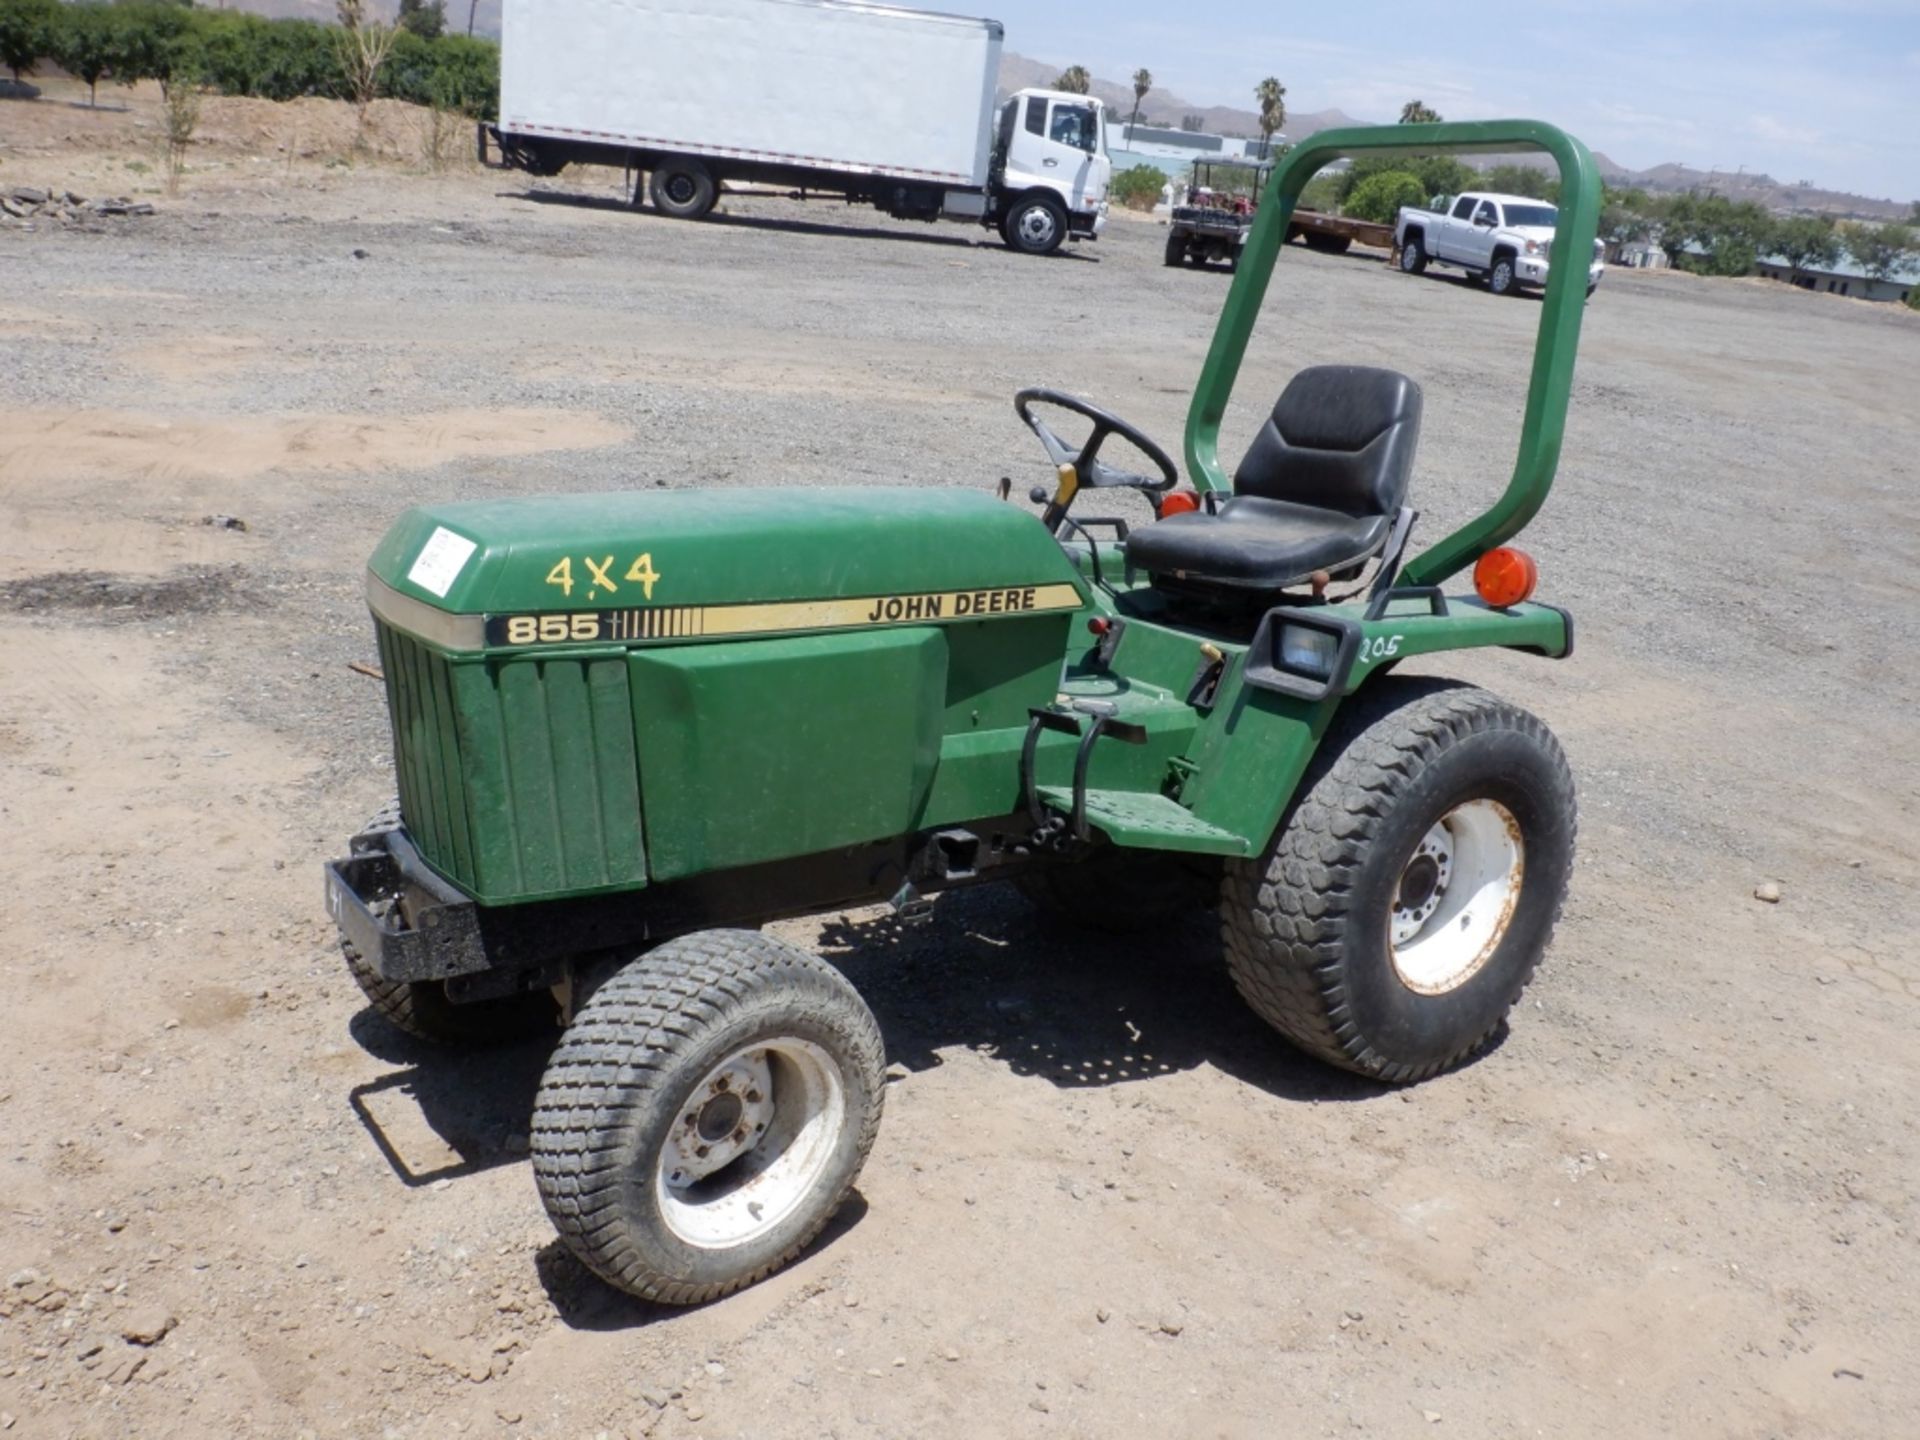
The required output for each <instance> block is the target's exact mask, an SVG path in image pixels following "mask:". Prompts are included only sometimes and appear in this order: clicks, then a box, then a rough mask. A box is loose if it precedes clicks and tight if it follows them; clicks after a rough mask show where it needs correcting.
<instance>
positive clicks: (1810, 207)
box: [1000, 50, 1910, 220]
mask: <svg viewBox="0 0 1920 1440" xmlns="http://www.w3.org/2000/svg"><path fill="white" fill-rule="evenodd" d="M1062 68H1063V67H1061V66H1059V65H1051V64H1048V63H1046V62H1045V61H1040V60H1030V59H1028V58H1027V57H1026V56H1024V55H1017V54H1015V53H1014V52H1013V51H1011V50H1008V51H1003V52H1002V54H1001V56H1000V90H1001V93H1002V94H1007V93H1010V92H1012V91H1014V90H1020V89H1025V88H1026V87H1028V86H1047V85H1051V84H1052V83H1053V82H1054V80H1055V79H1056V78H1058V76H1059V74H1060V72H1061V70H1062ZM1092 93H1093V95H1094V96H1095V97H1096V98H1098V99H1099V100H1101V101H1103V102H1105V103H1106V104H1107V105H1108V106H1109V107H1110V108H1111V109H1112V110H1113V112H1114V113H1115V114H1116V115H1118V116H1119V117H1120V120H1121V123H1122V124H1124V123H1125V120H1126V117H1128V116H1130V115H1131V114H1132V113H1133V86H1132V85H1130V84H1127V85H1121V84H1116V83H1114V82H1113V81H1111V80H1102V79H1100V78H1099V77H1097V76H1096V77H1094V78H1093V82H1092ZM1190 115H1198V116H1199V117H1200V121H1201V128H1202V129H1204V130H1207V131H1210V132H1211V133H1213V134H1216V135H1241V136H1248V137H1252V136H1257V135H1258V134H1259V133H1260V116H1259V113H1258V112H1257V111H1254V110H1251V109H1246V108H1243V107H1239V106H1233V105H1196V104H1194V103H1193V102H1192V101H1190V100H1187V99H1185V98H1184V97H1182V96H1180V95H1176V94H1174V93H1173V92H1172V91H1170V90H1163V89H1160V88H1158V87H1156V88H1155V89H1153V90H1150V91H1149V92H1148V93H1147V98H1146V99H1145V100H1143V101H1142V102H1141V105H1140V123H1141V124H1143V125H1145V124H1155V125H1166V126H1170V127H1175V128H1177V127H1178V126H1179V125H1180V123H1181V121H1182V119H1183V118H1185V117H1187V116H1190ZM1375 123H1378V122H1375V121H1370V120H1359V119H1356V118H1355V117H1353V116H1351V115H1349V114H1347V113H1346V112H1345V111H1343V110H1311V111H1306V112H1299V111H1292V110H1289V111H1288V112H1287V123H1286V125H1285V126H1284V127H1283V129H1282V131H1281V133H1282V134H1284V135H1285V136H1286V137H1287V138H1288V139H1289V140H1296V141H1297V140H1304V139H1306V138H1307V137H1308V136H1310V135H1314V134H1317V133H1318V132H1320V131H1322V130H1330V129H1332V128H1334V127H1335V126H1338V125H1370V124H1375ZM1593 158H1594V163H1595V164H1597V165H1598V166H1599V167H1600V175H1601V178H1602V179H1604V180H1605V181H1606V182H1607V183H1608V184H1609V185H1613V186H1616V187H1622V188H1624V187H1627V186H1635V187H1637V188H1639V189H1642V190H1646V191H1649V192H1652V193H1655V194H1678V193H1681V192H1684V191H1688V190H1717V191H1719V192H1720V193H1721V194H1722V195H1725V196H1726V197H1727V198H1728V199H1730V200H1755V201H1758V202H1759V203H1760V204H1761V205H1764V206H1765V207H1766V208H1767V209H1769V210H1775V211H1782V212H1811V213H1819V214H1824V215H1834V216H1838V217H1842V218H1847V219H1858V220H1904V219H1906V218H1907V216H1908V215H1909V213H1910V211H1909V209H1908V207H1907V206H1906V205H1904V204H1901V203H1899V202H1897V201H1893V200H1876V199H1872V198H1870V197H1868V196H1865V195H1853V194H1849V193H1847V192H1846V191H1842V190H1825V189H1822V188H1821V187H1819V186H1817V185H1815V184H1814V183H1813V182H1812V181H1809V180H1802V181H1798V182H1794V183H1791V184H1789V183H1787V182H1784V181H1780V180H1776V179H1774V178H1773V177H1772V176H1771V175H1767V174H1764V173H1750V172H1747V171H1738V172H1734V173H1728V172H1727V171H1724V170H1697V169H1695V168H1694V167H1692V166H1690V165H1682V164H1679V163H1678V162H1668V163H1667V164H1664V165H1655V166H1653V167H1651V168H1650V169H1646V170H1634V169H1632V168H1630V167H1628V166H1625V165H1621V164H1619V163H1618V162H1617V161H1615V160H1613V159H1612V158H1610V157H1609V156H1607V155H1605V154H1602V153H1601V152H1600V151H1598V150H1596V151H1595V152H1594V154H1593ZM1475 161H1476V163H1478V164H1480V165H1483V166H1484V165H1495V164H1500V163H1503V162H1504V163H1511V164H1518V165H1532V166H1536V167H1538V168H1541V169H1547V168H1550V167H1551V165H1552V163H1553V162H1552V161H1551V160H1549V159H1548V158H1547V157H1546V156H1544V155H1539V154H1534V153H1521V154H1516V155H1482V156H1476V157H1475Z"/></svg>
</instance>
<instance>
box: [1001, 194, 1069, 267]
mask: <svg viewBox="0 0 1920 1440" xmlns="http://www.w3.org/2000/svg"><path fill="white" fill-rule="evenodd" d="M1000 237H1001V239H1003V240H1005V241H1006V242H1007V245H1008V246H1009V247H1010V248H1012V249H1014V250H1018V251H1020V252H1021V254H1023V255H1051V254H1053V252H1054V251H1056V250H1058V249H1059V248H1060V247H1061V246H1062V245H1063V244H1065V243H1066V239H1067V212H1066V211H1065V210H1062V209H1061V208H1060V202H1059V201H1058V200H1055V199H1053V198H1051V197H1050V196H1046V195H1029V196H1027V197H1026V198H1025V199H1022V200H1016V201H1015V202H1014V204H1013V208H1012V209H1011V210H1009V211H1007V218H1006V219H1005V220H1004V221H1003V222H1001V226H1000Z"/></svg>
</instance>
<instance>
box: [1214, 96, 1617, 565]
mask: <svg viewBox="0 0 1920 1440" xmlns="http://www.w3.org/2000/svg"><path fill="white" fill-rule="evenodd" d="M1436 150H1453V151H1460V152H1463V153H1475V152H1478V153H1482V154H1485V153H1500V152H1510V151H1514V150H1544V151H1545V152H1546V153H1547V154H1549V155H1551V156H1552V157H1553V158H1554V160H1555V161H1556V162H1557V163H1558V164H1559V166H1560V180H1561V190H1560V220H1559V224H1558V225H1557V226H1556V227H1555V229H1554V232H1553V247H1552V249H1551V250H1549V251H1548V252H1547V256H1548V263H1549V264H1550V266H1551V267H1552V268H1551V273H1550V274H1549V275H1548V277H1547V294H1546V299H1545V300H1544V302H1543V303H1542V304H1541V307H1540V329H1539V332H1538V335H1537V336H1536V338H1535V340H1534V347H1533V379H1532V381H1531V382H1530V383H1529V385H1528V386H1527V408H1526V417H1525V420H1524V423H1523V424H1522V426H1521V429H1520V453H1519V455H1518V456H1517V457H1516V458H1515V460H1514V464H1513V478H1512V479H1511V480H1510V481H1508V482H1507V488H1506V491H1505V493H1504V494H1502V495H1501V496H1500V498H1499V499H1498V500H1496V501H1495V502H1494V503H1493V505H1492V506H1491V507H1490V508H1489V509H1488V510H1487V511H1486V513H1484V514H1482V515H1480V516H1478V517H1477V518H1475V519H1473V520H1470V521H1468V522H1467V523H1466V524H1465V525H1462V526H1461V527H1460V528H1459V529H1458V530H1456V531H1454V532H1453V533H1452V534H1451V535H1449V536H1447V537H1446V538H1445V539H1443V540H1441V541H1439V542H1438V543H1437V544H1435V545H1433V546H1431V547H1429V548H1428V549H1427V550H1425V551H1424V552H1422V553H1421V554H1420V556H1419V557H1418V558H1416V559H1414V560H1412V561H1410V562H1408V564H1407V566H1406V568H1405V569H1404V570H1403V571H1402V572H1401V581H1402V583H1403V584H1407V585H1437V584H1439V583H1440V582H1441V581H1442V580H1445V579H1446V578H1447V577H1448V576H1450V575H1454V574H1457V573H1458V572H1460V571H1461V570H1463V569H1465V568H1466V567H1467V566H1469V565H1471V564H1472V563H1473V562H1474V561H1475V560H1477V559H1479V558H1480V556H1481V555H1483V554H1485V553H1486V552H1487V551H1488V550H1491V549H1493V547H1494V546H1496V545H1499V544H1501V543H1502V542H1503V541H1506V540H1508V539H1511V538H1512V537H1513V536H1515V535H1517V534H1519V533H1520V531H1521V530H1523V529H1524V528H1525V527H1526V524H1527V522H1528V521H1529V520H1531V519H1532V518H1533V517H1534V515H1535V514H1537V513H1538V512H1539V509H1540V507H1541V506H1542V505H1543V504H1545V503H1546V499H1547V492H1548V491H1549V490H1551V489H1552V488H1553V476H1554V471H1555V470H1556V469H1557V468H1558V467H1559V464H1560V444H1561V441H1562V439H1563V438H1564V437H1565V435H1566V428H1567V396H1568V394H1569V392H1570V391H1571V390H1572V389H1573V361H1574V355H1575V353H1576V352H1577V351H1578V350H1579V348H1580V320H1581V316H1582V314H1583V313H1584V311H1585V309H1586V298H1587V297H1586V289H1587V268H1588V266H1589V265H1590V264H1591V263H1592V255H1593V237H1594V231H1595V229H1596V228H1597V227H1598V225H1599V219H1600V172H1599V171H1598V170H1597V169H1595V168H1594V163H1593V155H1592V153H1591V152H1590V151H1589V150H1588V149H1587V147H1586V146H1585V145H1582V144H1581V143H1580V142H1579V141H1578V140H1576V139H1574V138H1573V137H1572V136H1571V135H1569V134H1567V133H1566V132H1565V131H1563V130H1559V129H1556V128H1555V127H1554V126H1552V125H1547V124H1544V123H1542V122H1541V121H1538V120H1476V121H1471V122H1468V123H1463V124H1437V125H1370V126H1367V127H1365V128H1364V129H1361V128H1353V129H1345V130H1322V131H1321V132H1320V133H1319V134H1317V135H1314V136H1311V137H1310V138H1308V139H1307V140H1304V141H1302V142H1301V143H1300V144H1299V145H1296V146H1295V147H1294V148H1293V149H1292V150H1291V151H1289V152H1288V153H1287V155H1286V157H1285V159H1283V160H1282V161H1281V162H1280V165H1279V168H1278V169H1277V170H1276V171H1275V172H1274V174H1273V176H1272V177H1271V178H1270V179H1269V180H1268V182H1267V189H1266V194H1265V195H1263V196H1262V197H1261V199H1260V207H1259V209H1258V211H1257V212H1256V213H1255V215H1254V221H1253V228H1252V229H1251V230H1250V231H1249V232H1248V235H1247V242H1246V245H1245V246H1244V247H1243V248H1242V250H1241V252H1240V259H1239V263H1238V265H1237V267H1236V273H1235V275H1234V277H1233V288H1232V289H1230V290H1229V291H1228V292H1227V301H1226V304H1225V305H1224V306H1223V307H1222V308H1221V311H1220V323H1219V324H1218V325H1217V326H1216V327H1215V328H1214V332H1213V345H1212V347H1211V348H1210V349H1209V350H1208V351H1207V363H1206V366H1205V367H1204V368H1203V369H1202V370H1201V372H1200V384H1199V386H1198V388H1196V389H1195V391H1194V393H1193V405H1192V407H1191V408H1190V409H1189V410H1188V411H1187V435H1186V453H1187V471H1188V474H1189V475H1191V477H1192V478H1193V483H1194V484H1195V485H1196V486H1198V487H1199V488H1200V489H1202V490H1227V489H1229V488H1231V482H1230V481H1229V480H1228V478H1227V475H1226V472H1225V471H1224V470H1223V469H1222V468H1221V465H1220V453H1219V452H1220V421H1221V418H1222V417H1223V416H1224V415H1225V414H1226V411H1227V400H1228V399H1229V397H1231V396H1232V394H1233V385H1234V381H1235V380H1237V379H1238V378H1239V375H1240V362H1241V360H1243V359H1244V358H1245V356H1246V353H1247V341H1248V339H1249V338H1250V337H1251V336H1252V334H1253V325H1254V321H1255V320H1256V319H1257V318H1258V317H1259V314H1260V304H1261V302H1262V301H1263V300H1264V299H1265V298H1266V294H1267V282H1268V280H1269V279H1271V278H1272V276H1273V264H1274V261H1275V260H1277V259H1278V258H1279V256H1280V244H1281V241H1283V240H1284V239H1285V238H1286V234H1287V224H1288V222H1289V221H1290V220H1291V219H1292V218H1293V211H1294V206H1295V205H1297V204H1298V203H1299V200H1300V192H1301V191H1302V190H1303V189H1305V188H1306V184H1307V182H1308V181H1309V180H1311V179H1312V178H1313V177H1314V176H1315V175H1316V174H1317V173H1319V171H1320V169H1321V167H1323V166H1324V165H1326V164H1327V162H1329V161H1331V160H1338V159H1341V158H1342V157H1350V156H1355V155H1406V154H1417V155H1426V154H1431V153H1432V152H1434V151H1436Z"/></svg>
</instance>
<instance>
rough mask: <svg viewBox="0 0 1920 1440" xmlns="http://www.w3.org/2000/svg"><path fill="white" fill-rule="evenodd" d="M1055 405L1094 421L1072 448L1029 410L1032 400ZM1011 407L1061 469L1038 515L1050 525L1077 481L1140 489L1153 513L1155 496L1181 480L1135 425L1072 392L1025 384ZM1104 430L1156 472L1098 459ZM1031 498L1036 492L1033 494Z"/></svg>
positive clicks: (1056, 523)
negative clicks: (1076, 447) (1082, 440)
mask: <svg viewBox="0 0 1920 1440" xmlns="http://www.w3.org/2000/svg"><path fill="white" fill-rule="evenodd" d="M1036 403H1038V404H1041V405H1057V406H1059V407H1060V408H1061V409H1062V410H1071V411H1072V412H1073V413H1074V414H1076V415H1084V416H1085V417H1086V418H1087V419H1089V420H1091V421H1092V422H1093V433H1092V434H1090V435H1088V436H1087V440H1086V443H1085V444H1084V445H1082V446H1081V447H1080V449H1079V450H1078V451H1077V452H1076V451H1074V450H1072V449H1071V448H1069V447H1068V445H1067V443H1066V442H1065V441H1064V440H1062V439H1061V438H1060V437H1059V436H1058V435H1056V434H1054V433H1053V431H1052V430H1051V429H1049V428H1048V426H1047V422H1046V421H1044V420H1042V419H1041V418H1040V417H1039V416H1038V415H1035V414H1034V413H1033V407H1034V405H1035V404H1036ZM1013 408H1014V410H1015V411H1016V412H1018V414H1019V416H1020V418H1021V419H1022V420H1024V421H1026V422H1027V428H1028V429H1029V430H1031V431H1033V433H1034V434H1035V435H1037V436H1039V437H1040V444H1041V447H1042V448H1043V449H1045V451H1046V452H1047V458H1048V459H1049V460H1051V461H1053V464H1054V468H1055V469H1057V470H1058V471H1059V472H1060V484H1059V488H1057V489H1056V490H1055V491H1054V492H1053V499H1051V500H1049V501H1048V502H1047V508H1046V510H1045V511H1043V512H1042V513H1041V516H1040V520H1041V523H1042V524H1044V525H1045V526H1046V527H1047V528H1048V529H1049V530H1055V529H1058V528H1059V525H1060V521H1061V520H1062V519H1063V518H1064V517H1065V516H1066V513H1067V507H1068V506H1069V505H1071V504H1073V497H1074V495H1075V494H1076V493H1078V491H1079V490H1080V487H1082V486H1083V485H1084V486H1091V487H1092V488H1094V489H1096V490H1105V489H1109V488H1113V487H1117V486H1125V487H1126V488H1128V489H1132V490H1140V491H1144V492H1145V494H1146V496H1147V499H1148V500H1149V501H1150V502H1151V503H1152V505H1153V509H1154V513H1155V514H1158V513H1159V511H1160V497H1161V496H1162V495H1164V494H1166V493H1167V492H1168V491H1169V490H1171V489H1173V487H1174V486H1176V485H1178V484H1179V483H1180V470H1179V467H1178V466H1176V465H1175V464H1174V463H1173V461H1172V459H1171V458H1169V457H1168V455H1167V452H1166V451H1164V450H1162V449H1161V448H1160V447H1159V446H1158V445H1156V444H1154V443H1153V441H1152V440H1150V439H1149V438H1148V437H1147V435H1146V433H1145V432H1144V431H1142V430H1140V429H1139V428H1138V427H1137V426H1133V425H1129V424H1128V423H1127V422H1126V421H1125V420H1122V419H1121V418H1120V417H1119V416H1118V415H1115V414H1113V413H1111V412H1110V411H1106V410H1102V409H1101V408H1100V407H1099V406H1098V405H1093V404H1089V403H1088V402H1087V401H1085V400H1082V399H1081V398H1080V397H1079V396H1077V395H1068V394H1066V393H1065V392H1063V391H1060V390H1048V389H1045V388H1042V387H1039V386H1030V387H1028V388H1027V389H1025V390H1022V391H1020V392H1019V393H1018V394H1017V395H1015V396H1014V397H1013ZM1109 435H1118V436H1119V437H1120V438H1121V439H1122V440H1125V441H1126V442H1127V443H1128V444H1129V445H1132V446H1133V447H1134V448H1135V449H1137V450H1138V451H1139V452H1140V453H1141V454H1142V455H1145V456H1146V457H1147V458H1148V459H1149V460H1151V461H1153V463H1154V464H1155V465H1157V466H1158V467H1159V469H1160V474H1159V475H1158V476H1157V477H1156V476H1152V475H1136V474H1134V473H1133V472H1131V471H1128V470H1120V469H1116V468H1115V467H1114V466H1112V465H1109V464H1107V463H1106V462H1105V461H1103V460H1101V459H1100V458H1099V457H1100V447H1101V446H1102V445H1104V444H1106V441H1107V437H1108V436H1109ZM1035 498H1036V499H1037V498H1039V497H1038V496H1037V495H1036V496H1035Z"/></svg>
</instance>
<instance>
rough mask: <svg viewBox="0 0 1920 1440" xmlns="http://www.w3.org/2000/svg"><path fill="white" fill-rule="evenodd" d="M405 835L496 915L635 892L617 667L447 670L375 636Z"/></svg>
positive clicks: (470, 665) (452, 665)
mask: <svg viewBox="0 0 1920 1440" xmlns="http://www.w3.org/2000/svg"><path fill="white" fill-rule="evenodd" d="M378 630H379V641H380V661H381V665H382V668H383V669H384V670H385V672H386V677H387V708H388V711H389V715H390V718H391V720H392V724H393V758H394V770H395V774H396V777H397V779H398V781H399V786H400V813H401V815H402V817H403V818H404V820H405V822H406V827H407V833H408V834H409V835H410V836H411V837H412V839H413V843H414V845H415V846H416V847H417V848H418V849H419V851H420V853H421V854H422V855H423V856H424V857H425V858H426V859H427V861H428V862H429V863H430V864H431V865H432V866H433V867H434V868H435V869H436V870H438V871H439V872H440V873H441V874H442V875H444V876H446V877H447V878H448V879H449V880H451V881H453V882H454V883H455V884H456V885H458V886H460V887H461V888H462V889H463V890H466V891H468V892H469V893H470V894H472V895H474V896H475V897H476V898H478V899H481V900H484V901H487V902H489V903H494V904H504V903H512V902H516V901H522V900H536V899H544V898H551V897H554V896H559V895H571V894H579V893H582V892H586V891H595V890H608V889H620V888H627V887H632V886H636V885H640V884H644V883H645V880H646V851H645V847H644V845H643V843H642V836H641V826H640V780H639V769H638V761H637V756H636V754H635V741H634V726H633V704H632V698H631V693H630V690H629V682H628V677H627V666H626V662H625V660H624V659H623V658H620V657H601V658H571V657H552V658H548V657H542V656H524V657H515V658H509V659H493V658H490V657H486V656H474V657H473V658H471V659H459V660H450V659H448V658H447V657H446V656H444V655H442V654H440V653H439V652H438V651H436V650H433V649H432V648H430V647H429V646H427V645H425V644H423V643H422V642H420V641H419V640H416V639H414V638H413V637H412V636H411V635H408V634H406V633H405V632H403V631H399V630H395V629H393V628H392V627H390V626H388V625H385V624H380V625H378Z"/></svg>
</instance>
